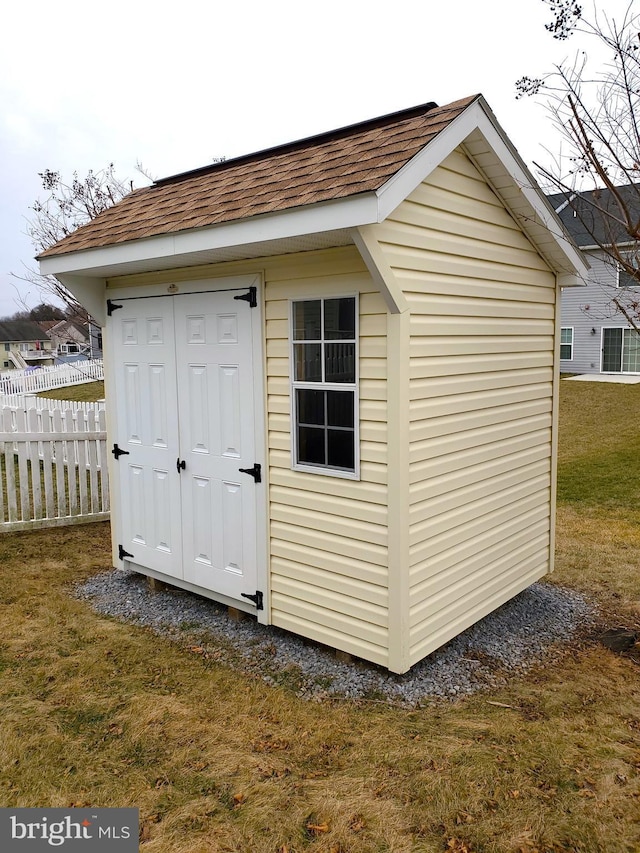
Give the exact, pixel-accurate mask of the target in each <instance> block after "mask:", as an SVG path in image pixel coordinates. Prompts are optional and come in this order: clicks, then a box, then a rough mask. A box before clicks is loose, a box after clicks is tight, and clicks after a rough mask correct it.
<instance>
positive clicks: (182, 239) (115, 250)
mask: <svg viewBox="0 0 640 853" xmlns="http://www.w3.org/2000/svg"><path fill="white" fill-rule="evenodd" d="M377 217H378V200H377V198H376V194H375V193H373V192H370V193H362V194H361V195H357V196H351V197H349V198H345V199H337V200H335V201H330V202H326V203H323V204H314V205H307V206H306V207H299V208H294V209H292V210H285V211H283V212H281V213H270V214H266V215H264V216H256V217H253V218H251V219H244V220H241V221H239V222H228V223H223V224H221V225H212V226H210V227H206V228H194V229H193V230H190V231H184V232H177V233H174V234H165V235H160V236H158V237H149V238H147V239H142V240H132V241H131V242H128V243H119V244H116V245H113V246H105V247H104V248H98V249H87V250H85V251H78V252H69V253H68V254H64V255H53V256H52V257H49V258H42V260H41V261H40V272H41V273H42V275H58V274H60V273H81V274H82V273H84V274H85V275H90V274H91V270H104V269H105V268H108V267H111V266H118V267H122V266H123V265H125V266H126V264H134V263H135V264H139V263H140V262H144V261H146V260H148V261H151V260H158V259H161V258H179V257H180V256H181V255H191V256H193V255H194V254H197V253H198V252H210V251H211V250H215V249H223V248H229V247H236V246H247V245H256V244H259V243H263V242H266V241H270V240H286V239H287V238H290V237H300V236H304V235H306V234H317V233H322V232H326V231H335V230H338V229H342V228H352V227H355V226H358V225H365V224H370V223H374V222H376V221H377ZM191 262H193V261H191ZM94 274H96V273H94ZM120 274H122V273H120Z"/></svg>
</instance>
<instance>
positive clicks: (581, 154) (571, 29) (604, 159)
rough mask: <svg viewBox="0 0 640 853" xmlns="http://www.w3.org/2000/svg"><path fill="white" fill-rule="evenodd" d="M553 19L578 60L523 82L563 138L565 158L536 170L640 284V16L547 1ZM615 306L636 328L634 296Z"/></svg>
mask: <svg viewBox="0 0 640 853" xmlns="http://www.w3.org/2000/svg"><path fill="white" fill-rule="evenodd" d="M542 2H544V3H545V4H546V5H547V6H548V7H549V9H550V11H551V13H552V21H551V22H550V23H549V24H547V25H546V28H547V30H548V31H549V32H550V33H551V35H552V36H553V38H555V39H557V40H559V41H562V42H565V41H567V40H569V39H571V38H574V39H577V40H578V41H579V42H580V44H581V47H585V48H588V49H587V50H584V49H580V50H579V51H578V52H577V53H576V55H575V58H574V59H573V60H572V61H570V60H565V61H564V62H562V63H560V64H558V65H556V66H554V68H553V69H552V70H551V71H550V72H549V73H547V74H545V75H543V76H540V77H528V76H525V77H522V78H521V79H520V80H518V81H517V83H516V89H517V93H518V94H517V97H523V96H525V95H534V96H539V97H541V98H542V99H543V100H544V102H545V104H546V107H547V109H548V111H549V114H550V116H551V119H552V121H553V123H554V125H555V126H556V128H557V129H558V130H559V132H560V135H561V138H562V147H563V154H562V156H561V157H556V158H554V162H553V164H552V165H551V166H541V165H540V164H538V163H536V164H535V165H536V167H537V169H538V171H539V173H540V175H541V176H542V179H543V182H545V183H546V184H547V185H548V186H551V187H553V188H555V190H556V192H560V193H563V194H564V198H565V203H566V204H568V205H569V206H570V207H571V208H572V209H573V211H574V213H575V215H576V216H577V217H579V219H580V221H581V223H582V225H583V227H584V229H585V231H586V232H587V234H589V235H590V236H591V238H592V245H593V246H598V247H600V248H601V249H602V251H603V252H604V253H605V255H606V256H607V257H608V258H609V259H610V261H611V263H613V264H614V265H615V266H616V268H617V269H618V270H620V271H621V272H622V273H623V274H624V275H626V276H628V279H629V280H633V283H635V284H640V183H639V182H640V129H639V127H638V119H640V16H639V15H638V13H637V11H636V10H635V9H634V2H633V0H631V2H630V3H629V5H628V6H627V7H626V10H625V11H624V12H623V13H622V15H621V17H620V19H615V18H613V17H611V16H610V15H609V14H608V13H607V12H605V11H602V10H600V11H599V10H597V9H595V8H594V10H593V14H592V15H587V14H586V13H585V11H584V9H583V8H582V7H581V6H580V5H579V4H578V3H577V2H576V0H542ZM612 301H613V303H614V304H613V308H614V309H617V310H619V311H620V312H621V313H622V314H624V315H625V316H626V317H627V319H628V320H629V321H630V322H631V323H632V325H633V326H634V327H636V328H638V325H639V320H640V310H639V309H640V306H639V305H638V303H637V300H636V299H635V296H632V295H631V294H626V295H625V294H621V293H619V294H617V295H614V296H613V297H612Z"/></svg>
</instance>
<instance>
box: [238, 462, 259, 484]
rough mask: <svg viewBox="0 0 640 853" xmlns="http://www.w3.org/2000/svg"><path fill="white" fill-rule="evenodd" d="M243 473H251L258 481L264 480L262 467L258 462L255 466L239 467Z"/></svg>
mask: <svg viewBox="0 0 640 853" xmlns="http://www.w3.org/2000/svg"><path fill="white" fill-rule="evenodd" d="M238 471H240V473H241V474H251V476H252V477H253V479H254V480H255V481H256V483H261V482H262V467H261V466H260V465H259V464H258V463H257V462H256V463H255V465H254V466H253V468H238Z"/></svg>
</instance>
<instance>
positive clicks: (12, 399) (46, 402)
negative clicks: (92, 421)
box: [0, 394, 106, 415]
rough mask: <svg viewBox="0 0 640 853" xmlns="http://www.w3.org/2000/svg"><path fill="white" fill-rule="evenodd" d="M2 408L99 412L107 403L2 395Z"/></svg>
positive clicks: (0, 399) (101, 401)
mask: <svg viewBox="0 0 640 853" xmlns="http://www.w3.org/2000/svg"><path fill="white" fill-rule="evenodd" d="M0 406H10V407H11V408H12V409H23V410H25V411H26V410H27V409H38V411H41V410H42V409H48V410H49V411H52V412H53V411H55V410H56V409H71V411H72V412H95V413H96V415H97V413H98V412H102V411H104V410H105V407H106V403H105V401H104V400H98V401H96V402H95V403H84V402H82V403H81V402H78V401H77V400H51V399H49V397H36V396H34V395H25V394H0Z"/></svg>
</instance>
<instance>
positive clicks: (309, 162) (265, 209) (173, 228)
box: [39, 96, 478, 258]
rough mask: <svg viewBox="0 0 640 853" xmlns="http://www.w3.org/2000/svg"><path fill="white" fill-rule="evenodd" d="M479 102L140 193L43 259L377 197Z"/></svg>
mask: <svg viewBox="0 0 640 853" xmlns="http://www.w3.org/2000/svg"><path fill="white" fill-rule="evenodd" d="M476 97H478V96H472V97H469V98H465V99H464V100H460V101H455V102H454V103H452V104H448V105H447V106H444V107H438V106H437V105H436V104H432V103H430V104H425V105H423V106H420V107H414V108H412V109H409V110H403V111H402V112H398V113H393V114H392V115H389V116H382V117H380V118H377V119H371V120H370V121H366V122H362V123H360V124H357V125H352V126H351V127H346V128H342V129H340V130H335V131H331V132H330V133H325V134H322V135H320V136H314V137H311V138H309V139H303V140H300V141H299V142H292V143H289V144H287V145H281V146H279V147H277V148H272V149H269V150H267V151H261V152H258V153H256V154H248V155H246V156H244V157H238V158H236V159H233V160H227V161H224V162H222V163H216V164H213V165H209V166H206V167H204V168H202V169H197V170H195V171H192V172H186V173H184V174H181V175H174V176H172V177H170V178H165V179H163V180H160V181H157V182H156V183H155V184H153V185H152V186H150V187H146V188H144V189H139V190H134V191H133V192H132V193H130V194H129V195H128V196H126V197H125V198H124V199H123V200H122V201H120V202H119V203H118V204H116V205H115V206H114V207H112V208H110V209H109V210H106V211H105V212H104V213H101V214H100V215H99V216H97V217H96V218H95V219H93V220H92V221H91V222H89V223H87V224H86V225H83V226H82V227H81V228H78V230H77V231H74V232H73V234H70V235H69V236H68V237H65V238H64V239H63V240H61V241H60V242H59V243H56V244H55V245H54V246H51V247H50V248H49V249H47V250H46V251H44V252H43V253H42V254H41V255H40V256H39V257H40V258H46V257H50V256H52V255H62V254H66V253H69V252H76V251H82V250H84V249H94V248H99V247H103V246H111V245H115V244H118V243H126V242H129V241H131V240H139V239H142V238H145V237H156V236H159V235H162V234H171V233H175V232H177V231H185V230H189V229H193V228H202V227H206V226H211V225H217V224H221V223H224V222H232V221H235V220H240V219H247V218H249V217H252V216H259V215H260V214H267V213H276V212H279V211H283V210H288V209H291V208H295V207H299V206H301V205H309V204H317V203H319V202H326V201H333V200H336V199H341V198H347V197H348V196H353V195H358V194H360V193H366V192H375V191H376V190H378V189H379V188H380V187H381V186H383V185H384V184H385V183H386V182H387V181H388V180H389V178H391V177H392V176H393V175H394V174H395V173H396V172H398V171H399V170H400V169H401V168H402V167H403V166H404V165H405V164H406V163H407V162H408V161H409V160H410V159H411V158H412V157H414V156H415V155H416V154H417V153H418V152H419V151H420V150H421V149H422V148H424V146H425V145H426V144H427V143H428V142H430V141H431V140H432V139H433V138H434V137H435V136H436V135H437V134H438V133H439V132H440V131H441V130H443V129H444V128H445V127H447V126H448V125H449V124H450V123H451V122H452V121H453V120H454V119H455V118H456V117H457V116H458V115H460V113H462V112H463V111H464V110H465V109H466V107H468V106H469V104H470V103H472V101H474V100H475V99H476Z"/></svg>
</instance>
